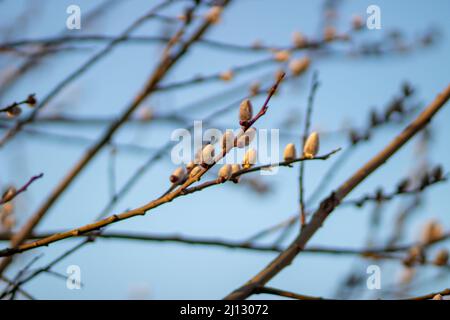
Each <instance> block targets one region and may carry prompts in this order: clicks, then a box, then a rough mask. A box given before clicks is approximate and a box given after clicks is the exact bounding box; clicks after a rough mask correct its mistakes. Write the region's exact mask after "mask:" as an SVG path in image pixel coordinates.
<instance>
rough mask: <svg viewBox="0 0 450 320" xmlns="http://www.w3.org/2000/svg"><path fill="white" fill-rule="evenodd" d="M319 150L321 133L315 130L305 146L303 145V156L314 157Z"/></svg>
mask: <svg viewBox="0 0 450 320" xmlns="http://www.w3.org/2000/svg"><path fill="white" fill-rule="evenodd" d="M318 152H319V134H318V133H317V132H313V133H311V134H310V135H309V137H308V139H306V142H305V146H304V147H303V156H304V157H305V158H308V159H312V158H314V157H315V156H316V155H317V153H318Z"/></svg>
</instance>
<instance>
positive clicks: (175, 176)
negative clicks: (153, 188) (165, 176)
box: [169, 167, 186, 183]
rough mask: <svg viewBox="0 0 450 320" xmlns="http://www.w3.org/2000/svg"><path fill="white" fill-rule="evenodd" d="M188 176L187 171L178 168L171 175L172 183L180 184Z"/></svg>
mask: <svg viewBox="0 0 450 320" xmlns="http://www.w3.org/2000/svg"><path fill="white" fill-rule="evenodd" d="M185 175H186V171H185V170H184V168H183V167H178V168H176V169H175V170H174V171H173V172H172V174H171V175H170V178H169V179H170V182H172V183H180V182H181V181H182V180H183V179H184V177H185Z"/></svg>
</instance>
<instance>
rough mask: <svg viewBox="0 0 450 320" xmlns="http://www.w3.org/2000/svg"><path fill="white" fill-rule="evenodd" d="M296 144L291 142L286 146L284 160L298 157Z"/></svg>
mask: <svg viewBox="0 0 450 320" xmlns="http://www.w3.org/2000/svg"><path fill="white" fill-rule="evenodd" d="M296 153H297V152H296V150H295V144H293V143H289V144H288V145H287V146H286V148H284V152H283V159H284V161H292V160H294V159H295V158H296Z"/></svg>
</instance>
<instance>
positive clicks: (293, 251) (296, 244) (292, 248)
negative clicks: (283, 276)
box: [225, 85, 450, 300]
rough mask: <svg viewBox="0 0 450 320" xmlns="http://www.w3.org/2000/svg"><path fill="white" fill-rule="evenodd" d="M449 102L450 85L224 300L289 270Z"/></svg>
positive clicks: (247, 292)
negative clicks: (357, 191)
mask: <svg viewBox="0 0 450 320" xmlns="http://www.w3.org/2000/svg"><path fill="white" fill-rule="evenodd" d="M449 98H450V85H449V86H447V88H445V89H444V91H443V92H442V93H441V94H439V95H438V96H437V98H436V99H435V100H434V101H433V102H432V103H431V104H430V105H429V106H428V107H427V108H426V109H425V110H424V111H423V112H422V113H421V114H420V115H419V116H418V117H417V118H416V119H415V120H414V121H413V122H412V123H411V124H410V125H409V126H407V127H406V128H405V129H404V130H403V131H402V132H401V133H400V134H399V135H398V136H397V137H395V138H394V139H393V140H392V141H391V142H390V143H389V144H388V145H387V146H386V147H385V148H384V149H383V150H381V151H380V152H379V153H378V154H377V155H375V156H374V157H373V158H372V159H371V160H369V161H368V162H367V163H366V164H365V165H363V166H362V167H361V168H360V169H359V170H358V171H356V172H355V173H354V174H353V175H352V176H351V177H350V178H349V179H348V180H347V181H345V182H344V183H343V184H342V185H341V186H340V187H339V188H338V189H337V190H336V191H335V192H333V193H332V194H331V195H330V196H329V197H327V198H326V199H325V200H323V201H322V203H321V205H320V207H319V208H318V209H317V210H316V212H315V213H314V215H313V216H312V218H311V220H310V222H309V223H308V224H307V225H306V226H305V228H303V230H302V232H301V233H300V234H299V235H298V236H297V237H296V238H295V240H294V241H293V242H292V243H291V244H290V245H289V247H288V248H287V249H286V250H285V251H284V252H282V253H281V254H280V255H278V256H277V257H276V258H275V259H274V260H273V261H272V262H271V263H270V264H269V265H268V266H267V267H265V268H264V269H263V270H262V271H260V272H259V273H258V274H257V275H256V276H254V277H253V278H251V279H250V280H249V281H248V282H247V283H246V284H244V285H243V286H241V287H240V288H238V289H237V290H235V291H234V292H232V293H230V294H229V295H228V296H226V297H225V299H231V300H234V299H245V298H247V297H249V296H250V295H251V294H253V292H254V291H255V289H256V288H258V287H261V286H264V285H265V284H266V283H267V282H268V281H269V280H270V279H272V278H273V277H274V276H276V275H277V274H278V273H279V272H281V271H282V270H283V269H284V268H285V267H287V266H288V265H289V264H290V263H291V262H292V261H293V260H294V258H295V257H296V256H297V254H299V253H300V252H301V251H302V250H303V249H304V247H305V246H306V244H307V243H308V241H309V240H310V239H311V238H312V236H313V235H314V234H315V233H316V231H317V230H318V229H319V228H320V227H321V226H322V224H323V223H324V221H325V220H326V218H327V217H328V216H329V214H330V213H331V212H332V211H333V210H334V209H335V208H336V207H337V206H338V205H339V204H340V202H341V201H342V200H343V199H344V198H345V197H346V196H347V195H348V194H349V193H350V192H351V191H352V190H353V189H354V188H355V187H356V186H358V185H359V184H360V183H361V182H363V181H364V179H366V178H367V177H368V176H369V175H370V174H371V173H373V172H374V171H375V170H376V169H378V168H379V167H380V166H382V165H383V164H384V163H385V162H386V161H387V160H388V159H389V158H390V157H391V156H392V155H393V154H395V153H396V152H397V151H398V150H399V149H400V148H401V147H403V146H404V145H405V144H406V143H407V142H408V141H409V140H410V139H411V138H412V137H413V136H415V135H416V133H417V132H419V131H420V130H422V129H423V128H424V127H425V126H426V125H427V124H428V123H429V122H430V121H431V119H432V118H433V116H434V115H435V114H436V113H437V112H438V111H439V110H440V109H441V108H442V107H443V106H444V104H445V103H446V102H447V101H448V99H449Z"/></svg>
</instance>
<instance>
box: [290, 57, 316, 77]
mask: <svg viewBox="0 0 450 320" xmlns="http://www.w3.org/2000/svg"><path fill="white" fill-rule="evenodd" d="M310 62H311V61H310V60H309V58H308V57H304V58H300V59H296V60H292V61H291V62H290V63H289V69H290V70H291V72H292V74H293V75H294V76H299V75H300V74H302V73H303V72H305V71H306V70H307V69H308V67H309V64H310Z"/></svg>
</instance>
